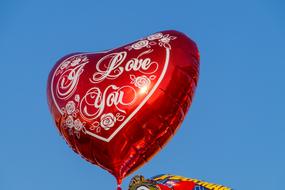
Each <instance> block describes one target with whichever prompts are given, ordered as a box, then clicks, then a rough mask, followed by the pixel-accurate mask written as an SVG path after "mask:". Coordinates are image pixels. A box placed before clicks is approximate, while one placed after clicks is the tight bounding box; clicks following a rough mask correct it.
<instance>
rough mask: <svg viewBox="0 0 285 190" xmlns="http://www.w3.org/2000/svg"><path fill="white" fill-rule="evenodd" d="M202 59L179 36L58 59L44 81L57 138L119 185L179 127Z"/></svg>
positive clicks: (172, 33)
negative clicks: (46, 82)
mask: <svg viewBox="0 0 285 190" xmlns="http://www.w3.org/2000/svg"><path fill="white" fill-rule="evenodd" d="M198 70H199V53H198V49H197V47H196V45H195V43H194V42H193V41H192V40H190V39H189V38H188V37H187V36H185V35H184V34H182V33H180V32H177V31H163V32H159V33H155V34H153V35H150V36H148V37H146V38H143V39H140V40H138V41H136V42H134V43H131V44H128V45H126V46H123V47H120V48H116V49H112V50H108V51H104V52H96V53H74V54H71V55H68V56H65V57H63V58H62V59H60V60H59V61H58V62H57V63H56V65H55V66H54V68H53V69H52V71H51V72H50V75H49V79H48V87H47V93H48V102H49V106H50V110H51V113H52V115H53V117H54V120H55V123H56V126H57V128H58V129H59V132H60V133H61V134H62V136H63V137H64V139H65V140H66V142H67V143H68V144H69V145H70V147H71V148H72V149H73V150H74V151H75V152H76V153H78V154H80V155H81V156H82V157H83V158H85V159H86V160H87V161H89V162H91V163H93V164H95V165H98V166H100V167H102V168H103V169H105V170H107V171H109V172H110V173H111V174H113V175H114V176H115V177H116V178H117V181H118V183H121V180H122V179H123V178H124V177H125V176H127V175H128V174H130V172H132V171H134V170H135V169H137V168H138V167H139V166H141V165H142V164H143V163H145V162H146V161H147V160H149V159H150V158H151V157H152V156H153V155H154V154H155V153H157V152H158V151H159V150H160V149H161V147H163V146H164V145H165V143H166V142H167V140H169V139H170V137H171V136H172V135H173V134H174V133H175V131H176V130H177V128H178V127H179V126H180V124H181V122H182V120H183V119H184V117H185V114H186V112H187V110H188V108H189V106H190V104H191V101H192V97H193V92H194V90H195V87H196V85H197V79H198Z"/></svg>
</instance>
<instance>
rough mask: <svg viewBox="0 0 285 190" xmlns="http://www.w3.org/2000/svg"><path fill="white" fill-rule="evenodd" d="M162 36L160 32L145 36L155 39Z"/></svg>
mask: <svg viewBox="0 0 285 190" xmlns="http://www.w3.org/2000/svg"><path fill="white" fill-rule="evenodd" d="M162 37H163V34H162V33H156V34H152V35H150V36H148V37H147V39H148V40H157V39H160V38H162Z"/></svg>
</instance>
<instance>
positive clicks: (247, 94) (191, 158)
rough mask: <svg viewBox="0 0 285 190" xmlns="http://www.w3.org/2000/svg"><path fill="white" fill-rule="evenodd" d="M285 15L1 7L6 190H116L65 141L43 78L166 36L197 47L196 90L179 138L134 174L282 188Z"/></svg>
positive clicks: (169, 8)
mask: <svg viewBox="0 0 285 190" xmlns="http://www.w3.org/2000/svg"><path fill="white" fill-rule="evenodd" d="M284 9H285V3H284V1H281V0H267V1H266V0H251V1H249V0H239V1H228V0H216V1H193V0H184V1H182V0H181V1H167V0H163V1H162V0H160V1H159V0H157V1H153V0H144V1H132V0H126V1H123V0H122V1H109V0H106V1H97V2H96V1H92V0H89V1H88V0H82V1H73V0H70V1H55V0H49V1H36V0H27V1H14V0H1V1H0V59H1V61H0V66H1V74H0V85H1V91H0V92H1V93H0V100H1V109H0V117H1V126H0V127H1V128H0V129H1V132H0V133H1V137H0V149H1V156H0V189H1V190H19V189H21V190H37V189H40V190H50V189H69V190H76V189H115V180H114V179H113V177H112V176H111V175H109V174H108V173H107V172H105V171H103V170H102V169H100V168H98V167H96V166H93V165H91V164H89V163H87V162H86V161H84V160H82V159H81V158H80V157H79V156H78V155H76V154H75V153H73V152H72V150H71V149H69V148H68V146H67V145H66V144H65V142H64V140H63V139H62V138H61V137H60V136H59V135H58V133H57V130H56V128H55V127H54V124H53V121H52V118H51V116H50V113H49V110H48V106H47V100H46V82H47V76H48V73H49V71H50V69H51V67H52V66H53V65H54V63H55V61H56V60H57V59H58V58H60V57H61V56H63V55H65V54H68V53H71V52H79V51H100V50H104V49H109V48H112V47H117V46H120V45H123V44H125V43H128V42H131V41H133V40H136V39H138V38H141V37H143V36H146V35H148V34H151V33H153V32H157V31H160V30H165V29H175V30H179V31H182V32H184V33H186V34H187V35H189V36H190V37H191V38H192V39H193V40H195V41H196V42H197V44H198V46H199V49H200V53H201V73H200V81H199V85H198V89H197V91H196V95H195V99H194V102H193V104H192V107H191V109H190V112H189V113H188V115H187V117H186V119H185V121H184V123H183V125H182V127H181V128H180V130H179V131H178V133H177V134H176V135H175V136H174V138H173V139H172V141H170V143H169V144H168V145H167V146H166V147H165V148H164V149H163V150H162V151H161V152H160V153H159V154H158V155H157V156H156V157H154V158H153V159H152V160H151V161H150V162H149V163H148V164H146V165H145V166H144V167H142V168H141V169H139V170H138V171H137V172H136V174H143V175H145V176H146V177H151V176H154V175H157V174H161V173H171V174H178V175H183V176H187V177H194V178H200V179H204V180H207V181H210V182H216V183H221V184H225V185H228V186H231V187H234V188H235V189H243V190H247V189H248V190H249V189H260V190H263V189H264V190H265V189H275V188H276V189H277V188H278V189H280V188H281V189H282V188H283V187H280V186H282V183H281V181H283V180H284V178H285V162H284V161H285V151H284V144H285V140H284V134H285V121H284V105H285V104H284V103H285V101H284V97H285V88H284V82H285V76H284V75H285V73H284V70H285V62H284V56H285V45H284V43H285V23H284V20H285V12H284ZM129 180H130V178H127V179H126V180H125V183H124V184H123V187H124V189H126V187H127V184H128V182H129ZM279 187H280V188H279Z"/></svg>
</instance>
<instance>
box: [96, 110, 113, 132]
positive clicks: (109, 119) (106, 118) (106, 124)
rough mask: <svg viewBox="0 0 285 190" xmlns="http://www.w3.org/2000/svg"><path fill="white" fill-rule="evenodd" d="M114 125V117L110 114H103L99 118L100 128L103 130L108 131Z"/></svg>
mask: <svg viewBox="0 0 285 190" xmlns="http://www.w3.org/2000/svg"><path fill="white" fill-rule="evenodd" d="M115 123H116V117H115V116H114V115H113V114H112V113H107V114H103V115H102V116H101V122H100V126H101V127H102V128H103V129H105V130H109V129H110V128H111V127H113V126H114V125H115Z"/></svg>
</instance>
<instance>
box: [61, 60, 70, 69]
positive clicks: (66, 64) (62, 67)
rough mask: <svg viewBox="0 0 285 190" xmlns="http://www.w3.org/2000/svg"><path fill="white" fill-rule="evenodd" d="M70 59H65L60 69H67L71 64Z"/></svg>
mask: <svg viewBox="0 0 285 190" xmlns="http://www.w3.org/2000/svg"><path fill="white" fill-rule="evenodd" d="M69 63H70V61H65V62H63V63H62V64H61V66H60V69H65V68H66V67H67V66H68V65H69Z"/></svg>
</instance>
